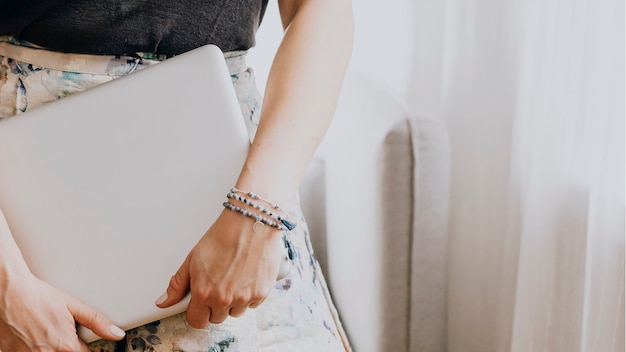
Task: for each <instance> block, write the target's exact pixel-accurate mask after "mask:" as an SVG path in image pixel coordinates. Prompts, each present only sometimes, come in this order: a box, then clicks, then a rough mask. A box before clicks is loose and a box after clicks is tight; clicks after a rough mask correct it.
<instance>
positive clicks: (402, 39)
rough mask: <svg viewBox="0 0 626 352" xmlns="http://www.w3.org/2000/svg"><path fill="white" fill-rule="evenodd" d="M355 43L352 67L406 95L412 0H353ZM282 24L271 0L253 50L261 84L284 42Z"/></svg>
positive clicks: (251, 58) (250, 60)
mask: <svg viewBox="0 0 626 352" xmlns="http://www.w3.org/2000/svg"><path fill="white" fill-rule="evenodd" d="M353 9H354V18H355V43H354V51H353V54H352V61H351V64H350V70H354V71H357V72H359V73H363V74H365V75H367V76H369V77H371V78H373V79H374V80H376V81H378V82H380V84H382V85H383V86H386V87H390V88H391V89H393V90H394V91H396V92H397V93H398V94H400V95H401V96H406V91H407V87H408V85H409V83H408V82H409V76H410V72H411V70H410V62H411V61H412V43H413V39H412V37H413V35H412V34H413V33H412V32H413V26H412V23H411V17H410V15H411V14H412V6H411V2H410V1H409V0H387V1H374V0H353ZM281 37H282V27H281V22H280V17H279V14H278V6H277V3H276V1H270V3H269V5H268V9H267V12H266V15H265V19H264V20H263V23H262V24H261V28H260V29H259V32H258V35H257V46H256V47H255V48H253V49H251V50H250V54H249V57H248V63H249V65H250V66H251V67H252V68H254V69H255V72H256V74H257V79H258V83H259V88H261V89H262V88H263V87H264V86H265V82H266V80H267V74H268V71H269V67H270V65H271V60H272V57H273V55H274V52H275V51H276V48H277V47H278V45H279V43H280V38H281Z"/></svg>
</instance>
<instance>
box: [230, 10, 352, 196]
mask: <svg viewBox="0 0 626 352" xmlns="http://www.w3.org/2000/svg"><path fill="white" fill-rule="evenodd" d="M279 5H280V11H281V16H282V18H283V24H284V26H285V28H286V31H285V35H284V38H283V41H282V43H281V45H280V47H279V49H278V51H277V53H276V56H275V59H274V62H273V64H272V68H271V70H270V74H269V77H268V82H267V87H266V90H265V98H264V101H263V110H262V113H261V120H260V123H259V128H258V130H257V134H256V137H255V139H254V140H253V142H252V146H251V148H250V152H249V154H248V158H247V160H246V163H245V165H244V168H243V170H242V173H241V175H240V178H239V180H238V182H237V186H238V187H239V188H241V189H249V190H254V191H255V192H257V193H259V194H262V195H265V196H266V197H269V198H270V199H272V200H274V201H275V202H277V203H279V204H280V203H284V202H287V201H288V200H289V199H290V198H291V197H292V195H293V194H294V193H295V192H296V190H297V188H298V185H299V183H300V180H301V178H302V176H303V174H304V172H305V170H306V167H307V165H308V164H309V162H310V160H311V158H312V156H313V154H314V152H315V150H316V149H317V147H318V145H319V143H320V142H321V140H322V138H323V136H324V134H325V133H326V130H327V128H328V125H329V123H330V121H331V119H332V116H333V115H334V111H335V107H336V104H337V98H338V95H339V91H340V88H341V85H342V83H343V78H344V75H345V71H346V68H347V65H348V62H349V59H350V54H351V51H352V38H353V18H352V7H351V2H350V1H349V0H308V1H307V0H303V1H295V0H281V1H279Z"/></svg>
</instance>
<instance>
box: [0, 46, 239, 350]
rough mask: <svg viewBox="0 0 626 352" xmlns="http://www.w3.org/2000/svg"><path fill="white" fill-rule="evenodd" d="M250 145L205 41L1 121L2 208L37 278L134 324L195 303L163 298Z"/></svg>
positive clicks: (219, 57)
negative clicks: (161, 302)
mask: <svg viewBox="0 0 626 352" xmlns="http://www.w3.org/2000/svg"><path fill="white" fill-rule="evenodd" d="M249 145H250V142H249V139H248V135H247V132H246V127H245V124H244V121H243V118H242V116H241V110H240V108H239V104H238V101H237V99H236V95H235V91H234V87H233V85H232V82H231V79H230V76H229V73H228V69H227V67H226V63H225V60H224V56H223V54H222V52H221V51H220V50H219V49H218V48H217V47H216V46H213V45H209V46H205V47H201V48H199V49H196V50H193V51H190V52H187V53H185V54H182V55H179V56H176V57H174V58H171V59H169V60H167V61H164V62H162V63H159V64H158V65H155V66H150V67H148V68H145V69H144V70H142V71H138V72H136V73H133V74H131V75H129V76H126V77H122V78H119V79H117V80H114V81H112V82H110V83H105V84H103V85H100V86H97V87H95V88H92V89H88V90H86V91H84V92H81V93H78V94H76V95H73V96H69V97H66V98H63V99H61V100H59V101H56V102H53V103H50V104H47V105H44V106H42V107H39V108H37V109H34V110H32V111H30V112H27V113H24V114H22V115H21V116H17V117H13V118H9V119H6V120H2V121H0V209H2V210H3V212H4V213H5V215H6V218H7V220H8V222H9V226H10V227H11V230H12V233H13V235H14V237H15V240H16V242H17V244H18V246H19V247H20V249H21V251H22V253H23V255H24V257H25V259H26V262H27V263H28V265H29V266H30V268H31V270H32V272H33V273H34V274H35V275H36V276H37V277H39V278H41V279H43V280H44V281H47V282H49V283H50V284H52V285H53V286H55V287H57V288H59V289H62V290H63V291H65V292H68V293H70V294H72V295H74V296H76V297H77V298H79V299H80V300H82V301H83V302H85V303H86V304H88V305H90V306H92V307H94V308H96V309H98V310H100V311H102V312H104V313H105V314H106V315H108V316H109V318H111V320H112V321H113V322H114V323H115V324H117V325H118V326H120V327H121V328H123V329H125V330H128V329H131V328H134V327H137V326H141V325H144V324H147V323H150V322H152V321H155V320H158V319H161V318H164V317H167V316H171V315H174V314H177V313H180V312H183V311H184V310H185V309H186V307H187V304H188V299H185V300H184V301H182V302H180V303H179V304H177V305H175V306H173V307H170V308H167V309H161V308H158V307H156V306H155V303H154V302H155V300H156V299H157V298H158V297H159V296H160V295H161V294H162V293H163V292H164V291H165V289H166V288H167V285H168V283H169V279H170V277H171V276H172V275H173V274H174V273H175V272H176V270H178V268H179V267H180V265H181V264H182V263H183V261H184V259H185V257H186V256H187V254H188V253H189V251H190V250H191V248H192V247H193V246H194V245H195V244H196V242H197V241H198V240H199V239H200V237H201V236H202V235H204V233H205V232H206V230H207V229H208V228H209V227H210V225H211V224H212V223H213V222H214V220H215V219H216V218H217V215H218V214H219V213H220V212H221V211H222V209H223V207H222V203H223V201H225V200H226V197H225V196H226V193H228V191H229V189H230V188H231V187H232V186H234V183H235V181H236V180H237V177H238V174H239V172H240V170H241V167H242V165H243V162H244V160H245V157H246V155H247V151H248V148H249ZM79 335H80V336H81V338H82V339H83V340H84V341H85V342H92V341H95V340H97V339H99V337H98V336H96V335H95V334H94V333H93V332H91V331H90V330H88V329H86V328H84V327H79Z"/></svg>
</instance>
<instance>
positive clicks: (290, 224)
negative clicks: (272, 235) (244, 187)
mask: <svg viewBox="0 0 626 352" xmlns="http://www.w3.org/2000/svg"><path fill="white" fill-rule="evenodd" d="M249 193H252V192H249ZM253 194H254V193H253ZM226 198H228V199H235V200H238V201H240V202H242V203H244V204H247V205H249V206H251V207H252V208H254V209H257V210H259V211H261V212H263V213H265V214H267V215H269V216H271V217H272V218H274V219H276V220H278V221H280V222H281V223H282V224H283V225H285V227H287V230H289V231H291V230H293V229H295V228H296V224H294V223H293V222H291V221H289V220H287V219H286V218H285V217H283V216H281V215H280V214H277V213H274V212H272V211H271V210H268V209H267V208H265V207H264V206H262V205H261V204H259V203H257V202H255V201H253V200H250V199H248V198H246V197H244V196H241V195H239V194H237V193H233V192H231V193H228V194H227V195H226ZM254 199H260V197H257V198H254ZM272 204H273V203H272ZM274 209H280V207H278V206H275V207H274Z"/></svg>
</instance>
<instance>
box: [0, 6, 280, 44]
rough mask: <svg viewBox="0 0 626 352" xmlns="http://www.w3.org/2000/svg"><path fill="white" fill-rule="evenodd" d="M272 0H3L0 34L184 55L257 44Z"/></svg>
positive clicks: (21, 38)
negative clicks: (201, 48)
mask: <svg viewBox="0 0 626 352" xmlns="http://www.w3.org/2000/svg"><path fill="white" fill-rule="evenodd" d="M267 1H268V0H222V1H219V0H0V35H10V36H13V37H15V38H16V39H18V40H24V41H28V42H31V43H34V44H37V45H40V46H43V47H46V48H49V49H52V50H57V51H63V52H73V53H86V54H106V55H130V54H133V53H136V52H148V53H157V54H165V55H176V54H181V53H183V52H185V51H188V50H191V49H194V48H197V47H199V46H202V45H205V44H215V45H217V46H218V47H220V49H222V51H232V50H246V49H249V48H251V47H252V46H254V44H255V40H254V36H255V34H256V31H257V29H258V27H259V24H260V23H261V19H262V18H263V14H264V13H265V8H266V7H267Z"/></svg>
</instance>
